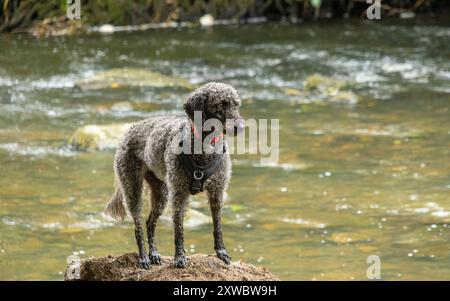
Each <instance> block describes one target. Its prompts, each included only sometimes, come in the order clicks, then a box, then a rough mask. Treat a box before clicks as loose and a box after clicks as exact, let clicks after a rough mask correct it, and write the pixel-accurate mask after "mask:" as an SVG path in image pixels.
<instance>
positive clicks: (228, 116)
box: [183, 82, 244, 135]
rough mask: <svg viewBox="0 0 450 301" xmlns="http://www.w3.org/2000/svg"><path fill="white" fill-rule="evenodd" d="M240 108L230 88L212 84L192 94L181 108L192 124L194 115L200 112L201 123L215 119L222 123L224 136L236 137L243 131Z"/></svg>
mask: <svg viewBox="0 0 450 301" xmlns="http://www.w3.org/2000/svg"><path fill="white" fill-rule="evenodd" d="M240 106H241V99H240V98H239V95H238V93H237V92H236V90H235V89H234V88H233V87H232V86H230V85H227V84H223V83H215V82H212V83H208V84H206V85H203V86H201V87H199V88H197V89H196V90H195V91H194V92H192V93H191V94H190V95H189V96H188V98H187V100H186V102H185V103H184V105H183V108H184V110H185V112H186V114H187V115H188V117H189V119H191V121H192V122H194V113H195V112H196V111H197V112H201V115H202V122H205V121H206V120H208V119H211V118H214V119H217V120H219V121H220V122H221V123H222V128H223V133H224V134H228V135H233V134H234V135H237V134H238V133H240V132H242V131H243V129H244V120H243V119H242V117H241V115H240V113H239V107H240ZM230 121H231V122H230Z"/></svg>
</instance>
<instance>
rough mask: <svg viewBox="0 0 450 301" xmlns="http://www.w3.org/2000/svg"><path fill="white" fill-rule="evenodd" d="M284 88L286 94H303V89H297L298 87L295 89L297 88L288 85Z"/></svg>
mask: <svg viewBox="0 0 450 301" xmlns="http://www.w3.org/2000/svg"><path fill="white" fill-rule="evenodd" d="M282 90H283V92H284V93H285V94H286V95H289V96H300V95H303V92H302V91H300V90H297V89H295V88H290V87H287V88H283V89H282Z"/></svg>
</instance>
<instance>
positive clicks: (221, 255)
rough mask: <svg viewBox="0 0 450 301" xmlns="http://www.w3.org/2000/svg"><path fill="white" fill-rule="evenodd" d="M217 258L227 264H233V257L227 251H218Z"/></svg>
mask: <svg viewBox="0 0 450 301" xmlns="http://www.w3.org/2000/svg"><path fill="white" fill-rule="evenodd" d="M216 254H217V257H219V259H220V260H222V261H223V262H224V263H225V264H230V263H231V257H230V255H228V253H227V250H225V249H218V250H216Z"/></svg>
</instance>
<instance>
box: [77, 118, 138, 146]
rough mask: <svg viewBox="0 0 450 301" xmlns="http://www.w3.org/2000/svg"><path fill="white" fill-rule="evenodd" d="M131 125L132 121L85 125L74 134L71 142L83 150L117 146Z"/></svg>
mask: <svg viewBox="0 0 450 301" xmlns="http://www.w3.org/2000/svg"><path fill="white" fill-rule="evenodd" d="M131 125H132V123H121V124H110V125H85V126H83V127H81V128H79V129H78V130H77V131H76V132H75V133H74V134H73V135H72V137H71V138H70V139H69V144H70V145H72V146H73V147H75V149H77V150H82V151H94V150H105V149H112V148H116V147H117V145H118V144H119V141H120V139H121V138H122V137H123V135H124V134H125V132H126V131H127V130H128V129H129V128H130V127H131Z"/></svg>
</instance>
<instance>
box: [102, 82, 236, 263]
mask: <svg viewBox="0 0 450 301" xmlns="http://www.w3.org/2000/svg"><path fill="white" fill-rule="evenodd" d="M240 105H241V101H240V98H239V95H238V93H237V92H236V90H235V89H234V88H233V87H232V86H230V85H226V84H222V83H208V84H206V85H203V86H201V87H200V88H198V89H196V90H195V91H194V92H192V93H191V94H190V95H189V96H188V98H187V100H186V102H185V103H184V106H183V107H184V110H185V112H186V114H187V117H188V118H175V117H155V118H149V119H146V120H143V121H141V122H138V123H136V124H135V125H133V126H132V127H131V128H130V129H129V130H128V131H127V133H126V134H125V137H124V139H123V141H122V142H121V143H120V145H119V148H118V149H117V152H116V157H115V164H114V170H115V175H116V190H115V193H114V195H113V198H112V200H111V201H110V203H109V204H108V205H107V208H106V213H108V214H110V215H111V216H113V217H115V218H117V219H119V220H120V219H123V218H124V217H125V216H126V215H127V212H129V214H130V215H131V217H132V219H133V221H134V225H135V235H136V242H137V245H138V249H139V265H140V266H141V267H143V268H149V266H150V263H153V264H158V263H160V261H161V259H160V255H159V254H158V252H157V249H156V244H155V241H154V233H155V227H156V222H157V220H158V218H159V217H160V216H161V214H162V212H163V210H164V208H165V206H166V205H167V203H168V201H169V200H170V201H171V202H172V204H173V224H174V232H175V240H174V241H175V265H176V266H177V267H184V266H186V264H187V262H186V257H185V251H184V246H183V242H184V233H183V216H184V212H185V209H186V206H187V203H188V199H189V194H190V185H189V184H190V183H189V179H188V178H187V176H186V174H185V171H184V169H183V167H182V165H181V163H180V160H179V157H178V155H177V152H176V148H177V147H179V139H176V138H177V137H179V136H180V133H182V136H185V137H188V139H191V136H192V135H191V131H190V129H191V127H190V123H191V122H192V121H193V114H194V111H198V110H201V111H203V116H205V118H208V117H214V118H217V119H219V120H221V121H222V122H223V123H225V120H226V119H234V120H236V119H241V117H240V115H239V107H240ZM224 143H226V142H225V141H224ZM216 155H217V154H209V155H207V154H198V155H197V154H196V155H192V156H193V159H194V160H195V161H196V162H197V163H198V164H200V165H205V164H206V163H208V162H209V161H210V160H211V159H212V158H213V157H214V156H216ZM223 156H224V159H223V160H222V161H221V165H220V167H219V169H218V170H217V171H216V173H214V175H212V176H211V177H210V178H209V179H208V180H207V181H206V182H205V184H204V189H205V191H206V193H207V196H208V201H209V204H210V209H211V214H212V217H213V227H214V231H213V234H214V249H215V250H216V253H217V256H218V257H219V258H220V259H221V260H223V261H224V262H225V263H229V262H230V259H231V258H230V256H228V254H227V252H226V249H225V245H224V243H223V239H222V226H221V210H222V204H223V200H224V192H225V190H226V188H227V186H228V183H229V180H230V178H231V160H230V156H229V154H228V153H225V154H224V155H223ZM144 181H145V182H147V183H148V185H149V186H150V190H151V204H152V209H151V212H150V215H149V218H148V220H147V222H146V227H147V237H148V244H149V248H150V250H149V254H148V255H147V253H146V251H145V246H144V232H143V229H142V223H141V209H142V200H141V194H142V187H143V182H144Z"/></svg>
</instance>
